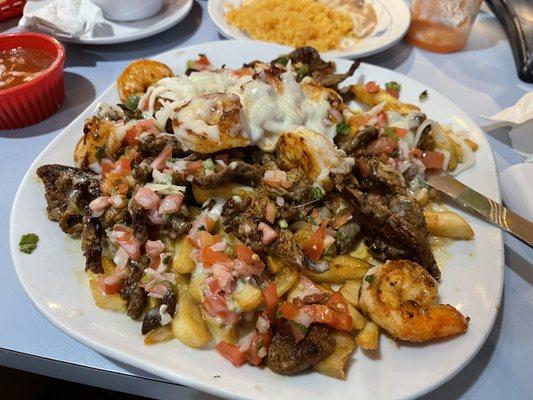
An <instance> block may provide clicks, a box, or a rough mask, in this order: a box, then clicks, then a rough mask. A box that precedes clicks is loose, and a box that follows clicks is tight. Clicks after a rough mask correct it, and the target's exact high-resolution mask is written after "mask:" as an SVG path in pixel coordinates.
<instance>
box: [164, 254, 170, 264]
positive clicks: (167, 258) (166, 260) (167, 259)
mask: <svg viewBox="0 0 533 400" xmlns="http://www.w3.org/2000/svg"><path fill="white" fill-rule="evenodd" d="M169 261H170V256H165V257H164V258H163V264H165V265H166V264H168V262H169Z"/></svg>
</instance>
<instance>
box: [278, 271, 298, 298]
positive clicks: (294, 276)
mask: <svg viewBox="0 0 533 400" xmlns="http://www.w3.org/2000/svg"><path fill="white" fill-rule="evenodd" d="M298 276H299V274H298V271H297V270H296V269H295V268H293V267H291V266H286V267H285V268H283V269H282V270H281V271H280V272H278V273H277V274H276V277H275V278H274V282H275V283H276V288H277V289H278V296H280V297H281V296H283V295H284V294H285V293H286V292H287V291H288V290H289V289H290V288H291V287H292V286H293V285H294V284H295V283H296V282H297V281H298Z"/></svg>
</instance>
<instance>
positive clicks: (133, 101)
mask: <svg viewBox="0 0 533 400" xmlns="http://www.w3.org/2000/svg"><path fill="white" fill-rule="evenodd" d="M140 99H141V98H140V97H139V96H137V95H136V94H132V95H131V96H129V97H128V98H127V99H126V101H125V102H124V105H125V106H126V108H127V109H128V110H131V111H135V110H136V109H137V107H138V106H139V100H140Z"/></svg>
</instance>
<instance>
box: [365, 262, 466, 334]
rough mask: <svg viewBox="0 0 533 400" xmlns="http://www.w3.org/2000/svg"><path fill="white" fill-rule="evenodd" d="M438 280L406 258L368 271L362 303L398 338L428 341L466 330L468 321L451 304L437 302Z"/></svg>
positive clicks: (377, 321) (384, 327)
mask: <svg viewBox="0 0 533 400" xmlns="http://www.w3.org/2000/svg"><path fill="white" fill-rule="evenodd" d="M437 296H438V293H437V281H435V279H433V278H432V277H431V275H429V274H428V273H427V272H426V270H425V269H424V268H422V267H421V266H419V265H418V264H416V263H413V262H411V261H405V260H395V261H388V262H387V263H385V264H383V265H381V266H377V267H373V268H371V269H369V270H368V272H367V274H366V276H365V279H364V281H363V286H362V287H361V297H360V299H359V305H360V307H361V309H362V310H363V311H364V312H366V313H367V314H368V316H369V317H370V318H371V319H372V320H373V321H374V322H375V323H376V324H378V325H379V326H381V327H382V328H383V329H385V330H386V331H387V332H389V333H390V334H391V335H392V336H394V337H395V338H398V339H401V340H407V341H410V342H425V341H428V340H432V339H438V338H443V337H447V336H452V335H457V334H459V333H463V332H466V330H467V328H468V320H467V319H466V318H465V317H464V316H463V315H462V314H461V313H460V312H459V311H458V310H457V309H455V308H454V307H452V306H451V305H448V304H436V302H437Z"/></svg>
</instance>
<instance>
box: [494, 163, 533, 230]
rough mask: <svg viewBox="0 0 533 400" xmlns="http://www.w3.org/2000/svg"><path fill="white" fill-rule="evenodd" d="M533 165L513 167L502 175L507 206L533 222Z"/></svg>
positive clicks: (501, 180) (516, 165)
mask: <svg viewBox="0 0 533 400" xmlns="http://www.w3.org/2000/svg"><path fill="white" fill-rule="evenodd" d="M532 182H533V164H532V163H523V164H515V165H511V166H510V167H509V168H506V169H504V170H503V171H502V172H501V173H500V185H501V187H502V196H503V201H504V202H505V206H506V207H508V208H509V209H510V210H512V211H514V212H515V213H517V214H519V215H521V216H522V217H524V218H526V219H528V220H530V221H532V222H533V202H532V201H531V199H533V186H531V183H532Z"/></svg>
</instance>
